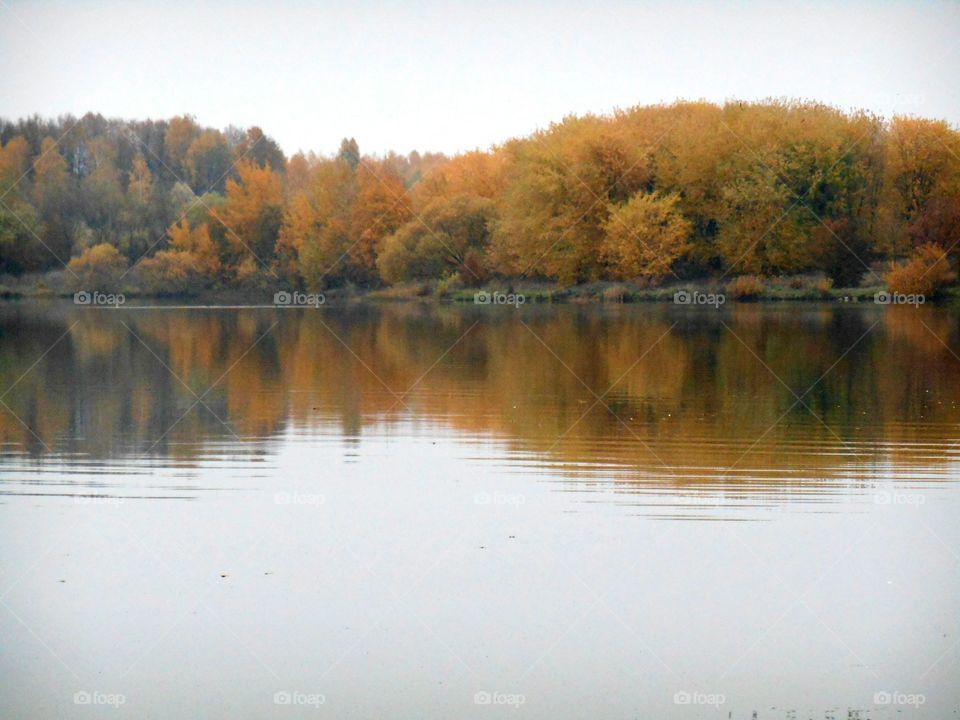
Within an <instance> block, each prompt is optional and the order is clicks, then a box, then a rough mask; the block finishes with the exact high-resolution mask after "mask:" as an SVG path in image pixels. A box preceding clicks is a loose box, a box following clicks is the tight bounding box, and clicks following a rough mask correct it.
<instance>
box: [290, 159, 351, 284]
mask: <svg viewBox="0 0 960 720" xmlns="http://www.w3.org/2000/svg"><path fill="white" fill-rule="evenodd" d="M356 192H357V190H356V174H355V173H354V171H353V169H352V168H351V167H350V165H349V164H348V163H346V162H345V161H343V160H323V161H320V162H318V163H316V164H315V165H314V166H313V167H312V168H310V170H309V177H308V179H307V181H306V184H305V187H303V189H302V190H301V191H299V192H295V193H294V194H293V197H292V198H291V199H290V201H289V202H288V205H287V210H286V213H285V215H284V221H283V228H282V230H281V238H280V244H279V245H280V251H281V257H286V258H289V262H290V264H291V266H292V268H293V269H294V270H295V274H296V275H299V277H301V278H302V279H303V281H304V282H305V283H306V285H307V287H309V288H310V289H322V288H323V287H325V286H327V285H329V284H332V283H336V282H339V281H341V280H342V279H344V278H346V277H348V276H349V262H350V258H349V249H350V223H351V210H352V207H353V203H354V200H355V197H356Z"/></svg>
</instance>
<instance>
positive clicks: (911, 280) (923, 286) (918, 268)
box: [884, 243, 956, 297]
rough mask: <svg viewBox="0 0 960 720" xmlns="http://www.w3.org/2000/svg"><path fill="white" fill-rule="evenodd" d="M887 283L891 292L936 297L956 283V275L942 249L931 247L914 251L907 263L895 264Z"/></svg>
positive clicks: (889, 272)
mask: <svg viewBox="0 0 960 720" xmlns="http://www.w3.org/2000/svg"><path fill="white" fill-rule="evenodd" d="M884 279H885V280H886V281H887V287H888V288H889V289H890V291H891V292H895V293H903V294H905V295H925V296H928V297H933V296H934V295H935V294H936V293H937V291H938V290H939V289H940V288H942V287H944V286H945V285H949V284H950V283H952V282H953V281H954V280H956V275H955V274H954V273H953V271H952V270H951V269H950V263H949V261H948V260H947V258H946V253H945V252H944V250H943V248H942V247H940V246H939V245H936V244H933V243H929V244H926V245H920V246H919V247H917V248H915V249H914V251H913V253H912V254H911V256H910V258H909V259H908V260H907V261H906V262H904V263H899V264H897V263H892V264H891V265H890V267H889V269H888V270H887V273H886V276H885V278H884Z"/></svg>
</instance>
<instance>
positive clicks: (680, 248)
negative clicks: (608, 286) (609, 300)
mask: <svg viewBox="0 0 960 720" xmlns="http://www.w3.org/2000/svg"><path fill="white" fill-rule="evenodd" d="M678 203H679V197H678V196H677V195H667V196H665V197H660V196H658V195H656V194H647V193H637V194H636V195H634V196H633V197H632V198H630V199H629V200H628V201H627V202H626V203H625V204H624V205H622V206H620V207H614V208H611V211H610V217H609V219H608V220H607V222H606V223H604V225H603V230H604V233H605V235H604V239H603V242H602V245H601V256H602V258H603V259H604V260H605V261H606V262H607V263H608V265H609V268H610V273H611V274H612V275H614V276H616V277H620V278H636V277H648V278H661V277H663V276H664V275H666V274H667V273H669V272H670V267H671V265H672V264H673V263H674V261H676V260H677V258H679V257H680V256H681V255H683V253H684V252H686V250H687V249H688V244H687V240H688V238H689V237H690V230H691V224H690V221H689V220H687V219H686V218H684V217H683V214H682V213H681V212H680V210H679V209H678V207H677V206H678Z"/></svg>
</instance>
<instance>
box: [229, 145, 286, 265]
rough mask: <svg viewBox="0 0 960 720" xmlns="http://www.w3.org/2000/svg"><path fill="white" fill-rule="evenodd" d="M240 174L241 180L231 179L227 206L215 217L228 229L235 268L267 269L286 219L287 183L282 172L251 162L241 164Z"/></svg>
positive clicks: (239, 178)
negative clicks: (283, 182)
mask: <svg viewBox="0 0 960 720" xmlns="http://www.w3.org/2000/svg"><path fill="white" fill-rule="evenodd" d="M236 171H237V179H236V180H234V179H232V178H231V179H229V180H227V185H226V201H225V202H224V204H223V207H221V208H220V209H219V210H217V211H215V212H214V213H213V216H214V218H215V219H217V220H218V221H219V222H221V223H222V224H223V226H224V228H225V229H226V239H227V244H228V247H229V249H230V250H231V255H232V263H233V265H234V267H236V268H239V266H240V263H244V267H245V268H247V269H249V268H256V267H257V266H260V267H261V268H267V267H269V264H270V262H271V261H272V259H273V256H274V249H275V245H276V242H277V237H278V235H279V231H280V225H281V222H282V219H283V184H282V182H281V179H280V175H279V174H278V173H276V172H274V171H273V170H271V169H270V168H269V167H260V166H259V165H257V164H256V163H254V162H251V161H249V160H242V161H241V162H239V163H238V164H237V167H236Z"/></svg>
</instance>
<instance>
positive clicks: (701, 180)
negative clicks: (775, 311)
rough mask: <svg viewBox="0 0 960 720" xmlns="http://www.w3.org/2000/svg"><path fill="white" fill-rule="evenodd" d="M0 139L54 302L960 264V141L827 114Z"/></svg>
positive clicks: (57, 129) (895, 271) (916, 272)
mask: <svg viewBox="0 0 960 720" xmlns="http://www.w3.org/2000/svg"><path fill="white" fill-rule="evenodd" d="M0 144H2V148H0V273H2V274H3V275H4V276H5V278H4V284H5V285H7V286H8V287H13V288H16V287H17V286H18V285H19V286H24V285H25V284H26V285H29V286H30V287H32V288H37V287H40V288H41V289H43V288H47V289H48V290H49V291H50V292H52V293H66V292H72V291H74V290H78V289H85V290H93V289H99V290H103V291H121V290H122V291H125V292H128V293H130V294H136V293H141V294H145V295H191V294H200V293H210V292H217V291H231V292H241V293H242V292H252V291H268V290H271V289H277V288H281V287H282V288H299V289H304V290H310V291H316V290H330V291H334V292H336V291H338V290H339V291H342V292H348V291H352V289H362V290H375V291H376V290H378V289H379V292H380V293H389V292H390V291H389V290H385V288H389V287H390V286H395V287H396V288H397V290H396V291H394V292H395V294H397V293H399V294H402V292H403V291H402V290H401V289H402V288H411V287H413V288H423V287H427V288H428V290H427V291H425V292H429V293H432V294H434V295H441V296H451V295H454V296H455V295H457V294H458V293H468V292H470V289H471V288H476V287H490V286H499V287H504V286H507V285H511V286H513V285H516V284H518V283H545V284H548V285H552V286H553V287H555V288H558V290H557V292H558V293H559V294H563V293H565V292H569V291H568V289H570V288H575V287H588V286H593V287H598V284H600V285H599V286H602V288H603V289H602V290H600V291H599V293H598V295H599V297H601V298H602V299H606V300H610V299H614V298H616V297H617V295H618V293H620V297H621V298H627V299H629V298H631V297H637V296H639V295H643V294H646V295H647V296H651V297H652V296H655V295H657V293H662V292H664V291H665V290H668V289H669V288H671V287H676V286H678V285H683V284H688V285H689V284H695V285H696V284H699V285H702V286H711V287H713V286H716V287H724V288H727V289H728V293H729V294H730V295H731V297H737V293H738V292H740V293H742V294H743V296H744V297H751V296H757V295H761V296H762V295H763V294H764V292H767V293H770V292H772V290H771V288H779V290H778V292H780V293H781V295H783V296H785V297H788V296H790V294H791V293H790V291H795V293H794V294H795V295H797V296H803V297H806V296H811V297H812V296H821V297H827V296H831V295H837V296H840V295H843V294H844V293H843V292H842V290H843V289H857V288H872V287H878V288H881V287H884V286H887V287H889V288H890V289H891V290H895V291H898V292H909V293H919V294H925V295H928V296H930V295H933V294H935V293H936V292H938V291H940V290H941V289H942V288H944V287H946V286H949V285H951V284H952V283H954V282H955V277H956V275H955V272H954V270H953V268H954V267H955V266H956V264H957V260H958V256H960V133H958V132H957V131H956V130H955V129H953V128H951V127H950V126H949V125H948V124H946V123H944V122H940V121H934V120H925V119H918V118H912V117H895V118H893V119H891V120H884V119H882V118H879V117H876V116H874V115H872V114H870V113H867V112H849V113H848V112H842V111H840V110H837V109H835V108H831V107H828V106H824V105H820V104H816V103H806V102H785V101H768V102H762V103H739V102H731V103H727V104H726V105H724V106H717V105H713V104H709V103H703V102H682V103H676V104H673V105H666V106H652V107H636V108H632V109H628V110H624V111H618V112H616V113H614V114H612V115H609V116H594V115H588V116H584V117H568V118H565V119H563V120H562V121H560V122H558V123H555V124H553V125H551V126H549V127H548V128H546V129H544V130H541V131H538V132H536V133H534V134H532V135H530V136H528V137H523V138H515V139H511V140H507V141H506V142H504V143H503V144H501V145H499V146H496V147H494V148H491V149H490V150H488V151H474V152H468V153H464V154H461V155H457V156H454V157H445V156H443V155H440V154H434V153H426V154H420V153H417V152H414V153H410V154H409V155H406V156H401V155H397V154H392V153H391V154H388V155H386V156H383V157H376V156H370V155H363V154H362V153H361V151H360V148H359V147H358V145H357V143H356V141H354V140H352V139H347V140H344V141H343V142H342V144H341V147H340V151H339V152H338V153H337V154H336V155H335V156H333V157H321V156H317V155H314V154H312V153H311V154H304V153H297V154H295V155H293V156H292V157H289V158H287V157H285V156H284V154H283V152H282V151H281V149H280V147H279V146H278V145H277V144H276V143H275V142H274V141H273V140H271V139H270V138H269V137H268V136H267V135H265V134H264V133H263V131H262V130H260V129H259V128H250V129H249V130H245V131H244V130H239V129H237V128H232V127H231V128H227V129H226V130H223V131H221V130H215V129H211V128H205V127H202V126H200V125H198V124H197V123H196V122H195V121H194V120H193V119H192V118H190V117H186V116H184V117H176V118H172V119H170V120H167V121H149V120H148V121H121V120H107V119H105V118H103V117H102V116H99V115H93V114H89V115H87V116H85V117H83V118H81V119H79V120H77V119H75V118H71V117H65V118H60V119H58V120H56V121H46V120H42V119H39V118H31V119H28V120H21V121H18V122H2V123H0ZM24 278H28V280H25V279H24ZM789 278H793V279H789ZM617 283H620V284H622V285H623V286H622V287H621V289H620V290H619V291H618V290H617V289H616V287H617V285H616V284H617ZM793 284H797V286H796V287H792V285H793ZM624 288H625V289H624ZM751 288H753V290H751ZM418 292H419V291H418ZM581 294H582V293H581ZM775 294H776V293H775ZM849 294H850V293H847V295H849Z"/></svg>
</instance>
